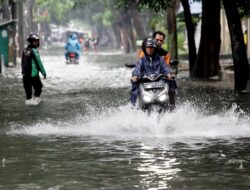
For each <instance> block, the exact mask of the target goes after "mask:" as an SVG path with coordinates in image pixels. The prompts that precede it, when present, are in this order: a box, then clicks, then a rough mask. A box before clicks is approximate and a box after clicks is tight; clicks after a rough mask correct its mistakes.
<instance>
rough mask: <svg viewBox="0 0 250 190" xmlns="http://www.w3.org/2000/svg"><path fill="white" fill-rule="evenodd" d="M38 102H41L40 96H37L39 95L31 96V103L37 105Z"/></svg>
mask: <svg viewBox="0 0 250 190" xmlns="http://www.w3.org/2000/svg"><path fill="white" fill-rule="evenodd" d="M40 102H41V98H39V97H34V98H33V105H38V104H40Z"/></svg>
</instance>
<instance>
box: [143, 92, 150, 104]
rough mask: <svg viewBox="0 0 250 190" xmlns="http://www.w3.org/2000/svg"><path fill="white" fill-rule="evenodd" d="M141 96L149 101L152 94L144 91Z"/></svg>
mask: <svg viewBox="0 0 250 190" xmlns="http://www.w3.org/2000/svg"><path fill="white" fill-rule="evenodd" d="M142 98H143V100H144V101H145V102H151V101H152V96H151V95H150V94H149V93H146V92H144V93H143V94H142Z"/></svg>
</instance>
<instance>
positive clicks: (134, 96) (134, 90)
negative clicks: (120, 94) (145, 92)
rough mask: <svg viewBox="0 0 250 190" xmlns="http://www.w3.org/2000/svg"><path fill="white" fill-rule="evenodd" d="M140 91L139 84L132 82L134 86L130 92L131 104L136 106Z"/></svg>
mask: <svg viewBox="0 0 250 190" xmlns="http://www.w3.org/2000/svg"><path fill="white" fill-rule="evenodd" d="M138 93H139V88H138V84H136V83H134V82H132V88H131V92H130V95H131V96H130V100H131V104H132V105H133V106H135V104H136V99H137V96H138Z"/></svg>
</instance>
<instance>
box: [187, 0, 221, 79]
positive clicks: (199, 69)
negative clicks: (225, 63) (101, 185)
mask: <svg viewBox="0 0 250 190" xmlns="http://www.w3.org/2000/svg"><path fill="white" fill-rule="evenodd" d="M211 10H213V11H211ZM219 53H220V1H218V0H202V25H201V39H200V46H199V51H198V56H197V59H196V62H195V65H194V67H193V70H192V76H193V77H194V78H197V79H209V78H210V77H213V76H216V75H217V74H218V71H219V68H220V65H219Z"/></svg>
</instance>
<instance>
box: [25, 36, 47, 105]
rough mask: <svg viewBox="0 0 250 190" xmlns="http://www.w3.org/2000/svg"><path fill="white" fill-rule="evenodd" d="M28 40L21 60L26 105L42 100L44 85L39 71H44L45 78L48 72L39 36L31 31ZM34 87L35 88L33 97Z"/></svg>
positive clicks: (35, 103)
mask: <svg viewBox="0 0 250 190" xmlns="http://www.w3.org/2000/svg"><path fill="white" fill-rule="evenodd" d="M27 42H28V46H27V47H26V48H25V49H24V50H23V53H22V60H21V65H22V75H23V87H24V89H25V93H26V98H27V100H26V102H25V103H26V105H37V104H39V102H40V101H41V99H40V95H41V93H42V87H43V84H42V82H41V80H40V77H39V72H41V73H42V75H43V77H44V79H45V78H46V72H45V69H44V67H43V64H42V61H41V58H40V55H39V52H38V50H37V48H38V47H39V45H40V41H39V36H38V35H37V34H35V33H30V34H29V35H28V36H27ZM32 87H33V88H34V90H35V92H34V97H33V98H32Z"/></svg>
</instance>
